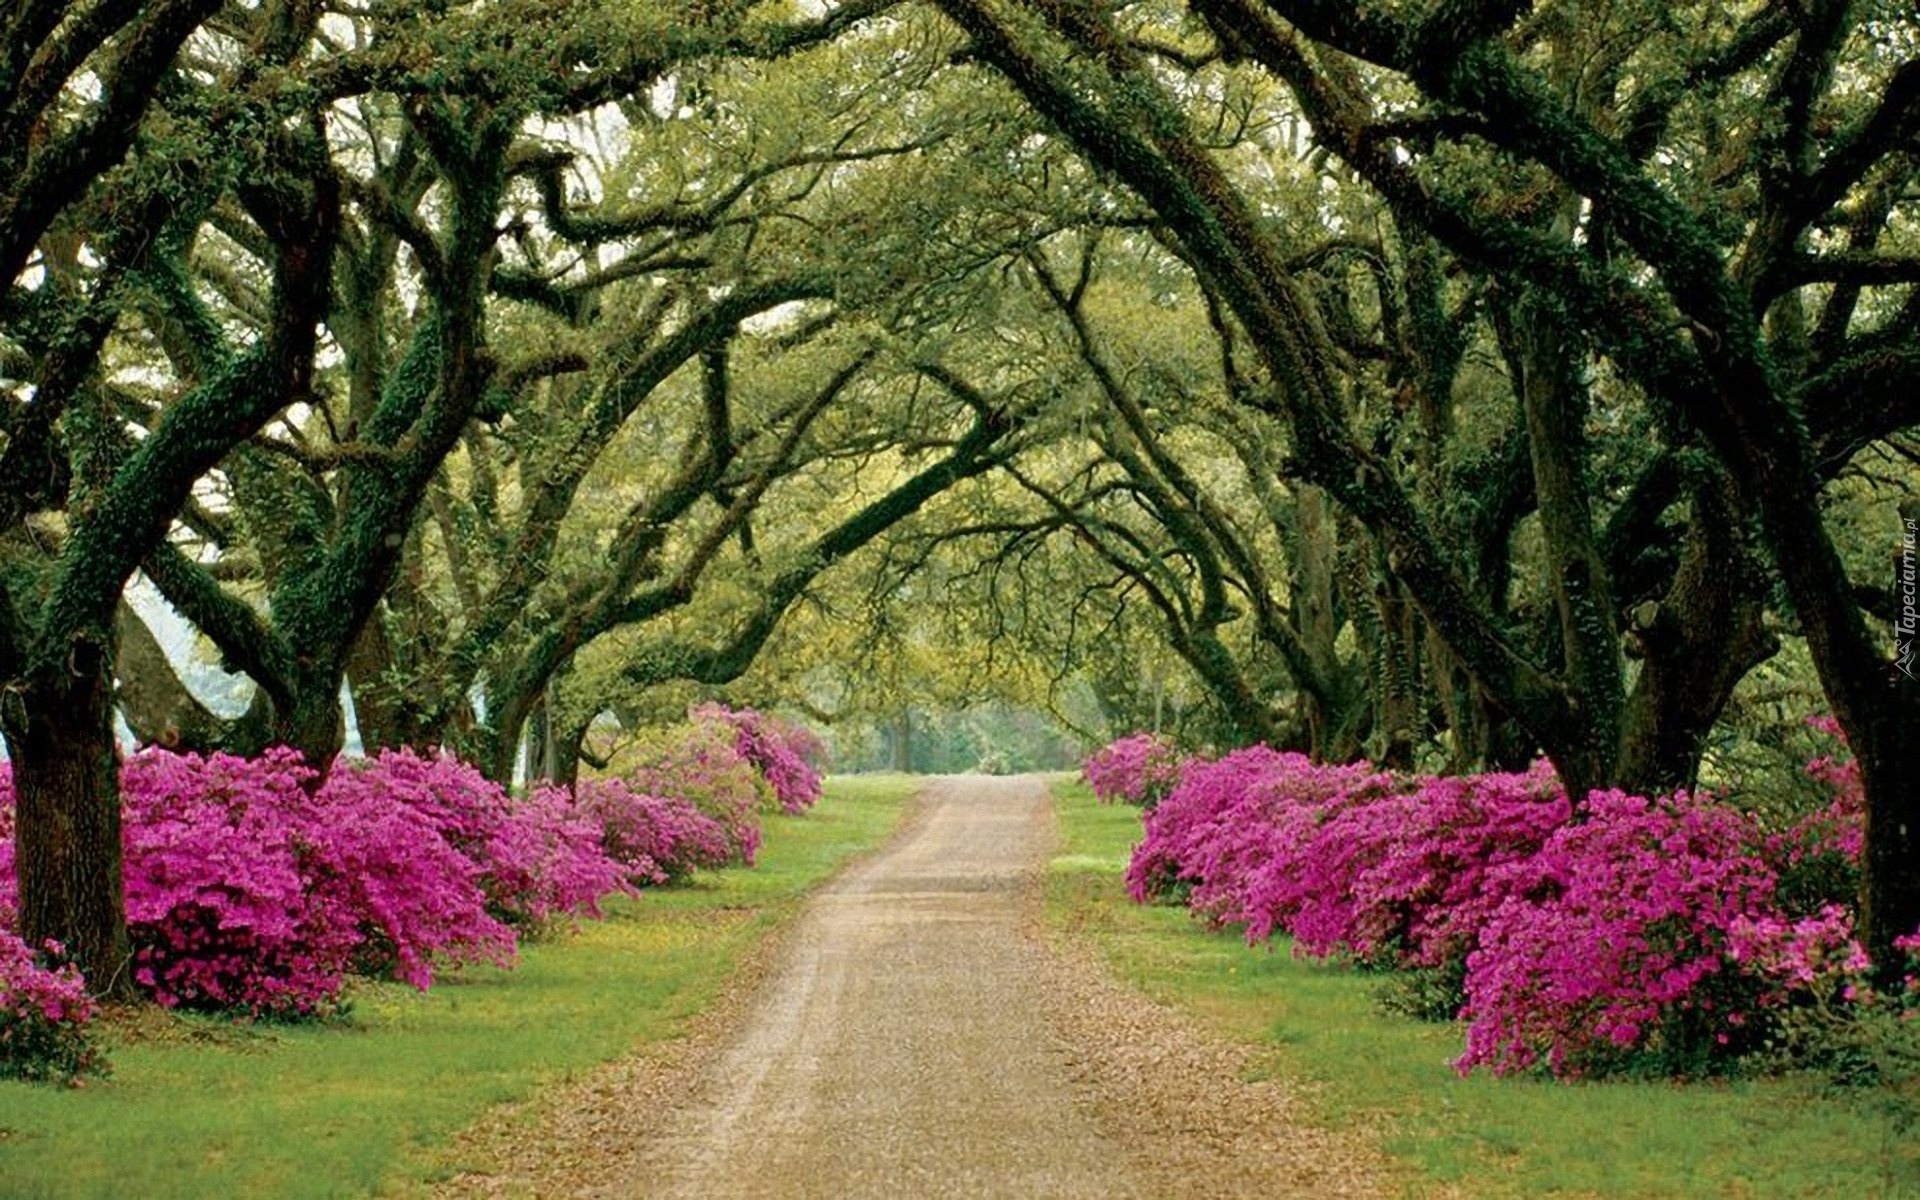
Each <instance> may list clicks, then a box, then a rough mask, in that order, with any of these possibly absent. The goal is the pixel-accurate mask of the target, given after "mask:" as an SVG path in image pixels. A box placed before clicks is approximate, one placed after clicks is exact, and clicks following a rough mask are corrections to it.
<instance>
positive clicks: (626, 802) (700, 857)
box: [535, 779, 733, 887]
mask: <svg viewBox="0 0 1920 1200" xmlns="http://www.w3.org/2000/svg"><path fill="white" fill-rule="evenodd" d="M535 795H536V796H537V797H540V798H542V799H543V800H545V801H546V802H548V803H554V804H559V803H563V802H564V798H565V796H566V793H565V791H563V790H562V789H559V788H542V789H540V790H539V791H538V792H536V793H535ZM574 796H575V801H574V802H575V805H576V806H577V808H578V811H579V813H580V814H581V816H583V817H585V818H586V819H588V820H590V821H592V822H593V823H594V824H595V826H596V827H597V828H598V829H599V830H600V837H601V841H600V845H601V846H602V848H603V849H604V850H605V851H606V854H607V857H609V858H610V859H612V860H613V861H614V862H615V863H617V864H618V865H619V868H620V870H621V872H622V876H623V879H624V881H625V882H626V883H628V884H630V885H631V886H633V887H647V886H651V885H656V884H666V883H678V882H680V881H682V880H685V879H686V878H687V876H689V875H691V874H692V873H693V871H694V868H696V867H709V868H718V867H724V866H726V865H727V864H728V863H729V862H731V861H732V859H733V844H732V842H731V841H730V840H729V839H728V837H727V830H726V828H725V826H723V825H721V824H720V822H719V821H716V820H714V819H713V818H712V817H710V816H708V815H707V814H705V813H703V812H701V811H700V810H699V809H697V808H695V807H694V806H693V804H692V803H691V802H690V801H687V800H683V799H681V798H680V797H678V796H655V795H652V794H650V793H647V792H640V791H635V790H634V789H633V787H632V786H631V785H630V784H628V782H627V781H626V780H624V779H598V780H591V781H583V782H582V783H580V784H579V786H578V787H577V788H575V791H574Z"/></svg>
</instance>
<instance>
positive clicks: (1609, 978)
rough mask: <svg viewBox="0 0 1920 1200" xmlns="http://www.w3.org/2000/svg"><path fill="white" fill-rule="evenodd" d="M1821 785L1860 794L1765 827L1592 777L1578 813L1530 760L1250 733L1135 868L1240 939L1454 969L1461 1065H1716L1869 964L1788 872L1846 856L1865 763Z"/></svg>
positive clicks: (1158, 817) (1177, 792) (1733, 813)
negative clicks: (1338, 750) (1782, 1014)
mask: <svg viewBox="0 0 1920 1200" xmlns="http://www.w3.org/2000/svg"><path fill="white" fill-rule="evenodd" d="M1823 769H1826V768H1823ZM1823 777H1824V778H1829V780H1830V781H1832V782H1836V783H1838V784H1839V785H1841V786H1842V787H1845V786H1847V785H1848V783H1849V782H1851V784H1852V787H1853V788H1854V789H1855V793H1856V794H1854V795H1852V796H1849V795H1848V794H1846V793H1845V792H1843V793H1842V795H1841V796H1840V798H1839V799H1837V800H1836V802H1835V806H1834V808H1833V809H1831V810H1830V811H1828V812H1826V813H1824V814H1816V819H1809V820H1805V821H1802V822H1800V823H1798V824H1797V825H1795V826H1794V827H1792V828H1791V829H1790V830H1788V831H1787V832H1786V833H1785V834H1781V835H1774V836H1772V837H1769V836H1768V835H1767V833H1766V832H1765V831H1764V830H1763V829H1762V828H1761V827H1760V825H1759V822H1758V821H1757V820H1756V819H1755V818H1753V817H1751V816H1749V815H1747V814H1745V813H1742V812H1740V811H1738V810H1736V809H1734V808H1733V807H1731V806H1730V805H1727V804H1724V803H1722V802H1719V801H1716V800H1715V799H1713V798H1711V797H1708V796H1705V795H1688V794H1685V793H1680V794H1676V795H1673V796H1668V797H1660V798H1654V799H1649V798H1647V797H1643V796H1631V795H1625V794H1623V793H1619V792H1595V793H1594V794H1593V795H1591V796H1589V797H1588V798H1587V800H1586V801H1585V802H1584V803H1582V804H1581V805H1579V806H1578V810H1577V811H1576V810H1575V808H1574V806H1572V805H1570V804H1569V803H1568V800H1567V798H1566V796H1565V794H1564V792H1563V791H1562V790H1561V789H1560V787H1559V786H1558V783H1557V781H1556V780H1555V778H1554V776H1553V774H1552V772H1551V771H1550V770H1549V769H1548V768H1547V767H1546V766H1545V765H1544V764H1536V766H1535V767H1534V768H1533V769H1532V770H1530V771H1528V772H1525V773H1522V774H1485V775H1476V776H1466V777H1423V778H1401V777H1396V776H1393V775H1390V774H1387V773H1385V772H1381V771H1379V770H1376V769H1375V768H1374V767H1373V766H1372V765H1371V764H1368V763H1365V762H1360V763H1352V764H1347V765H1342V766H1328V765H1324V764H1317V763H1314V762H1311V761H1309V760H1308V759H1306V758H1304V757H1303V756H1301V755H1298V754H1283V753H1280V752H1277V751H1274V750H1270V749H1268V748H1266V747H1263V746H1255V747H1252V748H1249V749H1245V750H1240V751H1236V752H1234V753H1232V754H1228V755H1226V756H1225V757H1222V758H1220V759H1218V760H1214V761H1207V760H1200V759H1195V760H1190V761H1188V762H1187V763H1185V764H1184V765H1183V767H1182V769H1181V772H1180V782H1179V783H1178V785H1177V786H1175V787H1174V788H1173V790H1172V791H1171V792H1170V793H1169V794H1168V796H1167V797H1166V799H1165V800H1163V801H1162V802H1161V803H1160V804H1159V805H1158V806H1157V807H1155V808H1154V809H1152V810H1151V811H1149V812H1147V813H1146V814H1145V817H1144V819H1145V832H1146V836H1145V838H1144V840H1143V841H1142V842H1141V843H1140V845H1139V846H1138V847H1137V848H1136V849H1135V852H1134V855H1133V859H1132V862H1131V863H1130V864H1129V867H1128V872H1127V882H1128V887H1129V889H1130V891H1131V892H1132V894H1133V896H1134V897H1135V898H1136V899H1139V900H1154V899H1163V900H1164V899H1174V900H1182V901H1184V902H1185V903H1186V904H1187V905H1188V907H1189V908H1191V909H1192V910H1193V911H1194V912H1195V913H1196V914H1197V915H1199V916H1201V917H1203V918H1204V919H1206V920H1208V921H1209V922H1212V923H1215V924H1222V925H1237V926H1241V927H1243V928H1244V929H1245V931H1246V934H1247V937H1248V939H1249V941H1254V942H1258V941H1264V940H1266V939H1268V938H1271V937H1273V936H1275V935H1276V934H1286V935H1288V936H1290V937H1291V938H1292V939H1293V941H1294V945H1295V948H1296V951H1297V952H1299V953H1303V954H1310V955H1315V956H1331V955H1346V956H1351V957H1353V958H1356V959H1359V960H1362V961H1365V962H1368V963H1370V964H1373V965H1378V966H1384V967H1392V968H1409V969H1411V968H1429V969H1431V968H1442V967H1447V966H1452V967H1454V968H1458V967H1459V966H1461V965H1462V964H1464V968H1465V975H1466V982H1465V994H1464V1009H1463V1012H1462V1015H1463V1016H1464V1017H1465V1018H1466V1020H1467V1021H1468V1028H1467V1048H1466V1053H1465V1054H1464V1055H1463V1056H1462V1057H1461V1059H1460V1061H1459V1064H1458V1065H1459V1067H1460V1069H1461V1070H1462V1071H1466V1070H1471V1069H1472V1068H1474V1067H1478V1066H1485V1067H1488V1068H1489V1069H1492V1070H1494V1071H1495V1072H1498V1073H1506V1072H1511V1071H1517V1070H1522V1069H1527V1068H1532V1067H1536V1066H1538V1067H1542V1068H1544V1069H1545V1070H1547V1071H1549V1072H1550V1073H1553V1074H1556V1075H1563V1076H1570V1075H1581V1074H1598V1073H1605V1072H1608V1071H1617V1070H1645V1069H1654V1070H1672V1071H1689V1072H1691V1071H1698V1070H1703V1069H1712V1067H1713V1065H1714V1064H1715V1063H1716V1062H1720V1061H1724V1060H1726V1059H1729V1058H1731V1057H1733V1056H1735V1055H1738V1054H1740V1053H1743V1052H1745V1051H1747V1050H1750V1049H1753V1048H1755V1047H1756V1046H1757V1045H1758V1044H1759V1041H1760V1040H1761V1037H1762V1035H1763V1032H1764V1028H1765V1024H1766V1019H1767V1017H1768V1015H1769V1014H1771V1013H1777V1012H1779V1011H1781V1010H1783V1009H1784V1008H1786V1007H1787V1006H1790V1005H1794V1004H1800V1003H1804V1002H1807V1001H1810V1000H1812V999H1816V998H1818V999H1827V998H1830V997H1832V996H1834V995H1837V994H1839V993H1841V992H1842V991H1843V990H1844V988H1845V987H1846V986H1847V985H1848V982H1849V981H1850V980H1852V979H1853V978H1855V977H1856V976H1858V974H1859V973H1860V972H1861V971H1863V970H1864V969H1865V967H1866V965H1867V964H1866V962H1865V958H1864V956H1863V955H1862V954H1861V952H1860V949H1859V946H1858V944H1857V943H1856V942H1855V941H1854V940H1853V937H1852V925H1851V918H1850V915H1849V913H1848V911H1847V910H1846V909H1845V908H1844V907H1843V906H1841V905H1839V904H1830V905H1827V906H1825V907H1822V906H1819V905H1814V906H1812V908H1811V910H1809V909H1807V908H1803V907H1798V906H1797V902H1791V901H1789V899H1788V898H1787V896H1786V894H1785V893H1784V892H1783V890H1782V887H1781V878H1782V874H1783V872H1784V871H1787V870H1790V869H1792V868H1793V867H1794V865H1795V863H1796V862H1798V861H1800V860H1801V859H1804V858H1805V857H1806V856H1809V855H1811V856H1840V857H1844V856H1846V855H1848V854H1854V855H1857V853H1858V844H1859V843H1858V828H1857V817H1855V816H1851V815H1850V814H1855V813H1857V811H1858V808H1857V799H1858V797H1857V776H1852V777H1849V776H1848V775H1847V774H1846V773H1845V771H1844V770H1843V769H1840V768H1838V767H1835V768H1833V769H1832V770H1831V772H1830V773H1829V775H1827V776H1823ZM1796 856H1797V857H1796ZM1831 899H1833V900H1839V899H1842V897H1832V898H1831Z"/></svg>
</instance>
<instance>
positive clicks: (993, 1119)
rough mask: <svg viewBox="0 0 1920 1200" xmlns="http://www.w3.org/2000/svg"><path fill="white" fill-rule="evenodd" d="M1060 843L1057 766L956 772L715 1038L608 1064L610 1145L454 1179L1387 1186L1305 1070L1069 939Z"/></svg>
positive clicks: (824, 1188) (1114, 1190) (1201, 1190)
mask: <svg viewBox="0 0 1920 1200" xmlns="http://www.w3.org/2000/svg"><path fill="white" fill-rule="evenodd" d="M1052 844H1053V828H1052V818H1051V813H1050V809H1049V805H1048V800H1047V796H1046V792H1045V789H1044V787H1043V786H1042V785H1041V783H1040V782H1039V781H1037V780H1035V779H1032V778H1018V779H990V778H980V777H964V778H957V779H948V780H941V781H938V782H936V783H934V784H933V785H932V790H931V793H930V795H929V796H928V797H927V801H926V804H925V807H924V808H923V811H922V813H921V815H920V817H919V818H918V819H917V820H916V821H915V822H914V823H913V825H912V827H911V828H910V829H909V830H908V832H907V833H906V835H905V836H903V837H902V838H900V839H898V840H896V841H895V843H894V844H893V845H892V846H891V847H890V848H889V849H888V850H886V851H885V852H883V853H882V854H880V855H878V856H876V857H875V858H873V859H871V860H869V861H867V862H866V863H864V864H861V865H860V866H858V867H856V868H855V869H854V870H852V871H850V872H849V873H847V874H846V875H844V876H842V877H841V878H840V879H839V880H838V881H837V882H836V883H834V884H833V885H832V886H830V887H829V888H828V889H827V890H825V891H824V892H823V893H821V894H820V895H819V896H818V897H817V898H816V899H815V900H814V902H812V904H811V905H810V907H809V909H808V911H807V912H806V914H805V915H803V916H802V917H801V918H800V919H799V921H798V923H797V924H796V926H795V927H794V928H793V929H792V930H791V931H790V932H789V934H788V935H787V936H786V938H785V939H784V941H783V943H782V946H781V949H780V951H779V953H778V956H777V957H776V958H775V959H774V960H773V961H772V963H771V964H770V969H769V971H768V972H767V973H766V976H765V978H764V981H763V982H762V983H761V984H760V986H759V988H758V989H757V990H756V991H755V992H754V993H752V995H751V996H748V997H745V998H744V1002H743V1003H742V1004H740V1005H739V1008H738V1012H739V1016H738V1018H737V1019H736V1020H733V1021H731V1022H729V1027H728V1028H726V1029H725V1030H723V1031H721V1032H719V1033H717V1034H716V1035H715V1036H714V1038H713V1045H712V1046H711V1047H709V1048H706V1049H703V1050H701V1051H700V1052H698V1053H696V1054H694V1055H692V1056H691V1058H690V1059H689V1060H688V1061H686V1062H684V1063H682V1064H679V1065H678V1066H677V1067H676V1068H675V1069H674V1071H673V1072H672V1073H671V1075H670V1077H666V1078H663V1077H661V1076H660V1075H659V1073H658V1072H657V1071H654V1070H652V1069H650V1068H646V1067H644V1066H631V1065H630V1066H629V1067H628V1068H626V1071H627V1074H625V1075H622V1074H621V1073H620V1071H619V1070H618V1069H616V1071H615V1072H614V1074H613V1075H611V1076H610V1077H608V1078H606V1079H602V1080H599V1081H598V1082H592V1083H589V1084H587V1085H585V1086H583V1088H582V1089H581V1090H582V1097H581V1099H580V1103H581V1104H585V1105H589V1106H591V1107H592V1109H593V1110H594V1112H593V1115H592V1116H591V1117H590V1118H589V1119H586V1120H585V1121H584V1122H583V1123H584V1126H585V1127H586V1128H587V1130H588V1131H589V1132H588V1133H587V1134H585V1135H584V1136H585V1137H587V1138H589V1139H594V1140H597V1141H598V1142H599V1143H600V1145H601V1147H602V1149H601V1150H600V1151H598V1152H596V1151H595V1150H594V1148H593V1146H592V1145H591V1144H588V1145H584V1146H583V1145H581V1144H578V1135H575V1134H570V1133H569V1132H568V1131H567V1130H565V1129H564V1128H558V1129H552V1130H547V1131H544V1132H542V1133H539V1134H537V1135H535V1136H534V1137H533V1138H532V1139H531V1141H530V1142H529V1144H528V1145H527V1146H526V1147H524V1150H523V1152H522V1153H521V1154H519V1155H517V1156H516V1157H517V1158H518V1159H519V1161H520V1162H521V1163H522V1164H523V1169H524V1171H525V1173H524V1174H521V1175H518V1176H517V1177H515V1176H506V1177H494V1178H492V1179H490V1180H485V1181H482V1180H473V1179H471V1178H469V1179H468V1180H465V1181H455V1182H456V1185H463V1186H456V1188H455V1189H454V1190H456V1191H463V1192H483V1193H484V1192H491V1193H496V1194H497V1193H500V1192H508V1193H514V1192H519V1193H522V1194H534V1195H542V1196H545V1195H556V1194H562V1193H565V1194H576V1195H582V1194H583V1195H594V1196H647V1197H689V1198H691V1197H698V1198H700V1200H718V1198H726V1197H743V1198H745V1197H776V1196H777V1197H814V1196H817V1197H913V1198H920V1197H950V1196H951V1197H960V1196H965V1197H1002V1196H1004V1197H1062V1198H1065V1197H1095V1196H1098V1197H1102V1198H1112V1197H1127V1196H1205V1197H1217V1196H1234V1195H1261V1196H1275V1195H1289V1194H1294V1195H1303V1196H1316V1197H1318V1196H1329V1195H1343V1194H1344V1195H1360V1196H1364V1195H1372V1194H1377V1190H1378V1189H1377V1188H1376V1187H1375V1186H1374V1182H1373V1180H1372V1177H1371V1174H1370V1167H1371V1162H1370V1158H1369V1156H1368V1155H1367V1153H1366V1152H1365V1151H1364V1150H1362V1149H1359V1148H1357V1144H1356V1143H1354V1142H1352V1140H1351V1139H1345V1138H1339V1137H1334V1136H1330V1135H1328V1134H1326V1133H1324V1132H1320V1131H1314V1130H1311V1129H1305V1128H1301V1127H1300V1126H1299V1125H1298V1123H1297V1115H1296V1110H1295V1107H1294V1102H1293V1097H1292V1095H1291V1094H1290V1093H1289V1092H1288V1090H1287V1087H1286V1085H1285V1084H1284V1083H1280V1082H1277V1081H1271V1080H1269V1081H1265V1082H1259V1083H1249V1082H1245V1081H1243V1079H1242V1078H1241V1076H1242V1075H1243V1074H1244V1073H1245V1069H1246V1061H1245V1057H1244V1055H1243V1054H1241V1053H1240V1052H1238V1051H1236V1050H1234V1049H1232V1048H1229V1047H1226V1046H1223V1045H1221V1044H1218V1043H1217V1042H1215V1041H1213V1040H1211V1039H1209V1038H1207V1037H1205V1036H1203V1035H1201V1034H1199V1033H1198V1032H1197V1031H1195V1030H1194V1029H1192V1028H1191V1027H1189V1026H1188V1025H1186V1024H1185V1023H1184V1022H1183V1021H1181V1020H1179V1019H1178V1018H1177V1017H1175V1016H1173V1015H1172V1014H1171V1013H1168V1012H1166V1011H1165V1010H1162V1009H1159V1008H1158V1007H1156V1006H1154V1005H1151V1004H1149V1003H1147V1002H1146V1001H1144V1000H1142V999H1141V998H1139V997H1138V996H1136V995H1134V994H1132V993H1131V992H1128V991H1126V990H1125V989H1122V988H1119V987H1117V986H1116V985H1114V984H1113V983H1112V982H1111V981H1109V980H1107V979H1106V977H1105V975H1104V973H1103V972H1101V971H1100V970H1099V969H1098V968H1097V967H1096V966H1094V965H1093V964H1091V963H1090V962H1089V961H1086V960H1084V959H1082V958H1078V957H1073V956H1063V955H1062V954H1060V953H1058V952H1056V951H1055V950H1053V949H1050V948H1049V947H1048V946H1047V944H1046V943H1045V941H1044V939H1043V938H1042V937H1040V936H1039V933H1038V921H1037V911H1038V909H1037V905H1038V887H1037V884H1038V879H1039V872H1040V871H1042V870H1043V869H1044V865H1045V862H1046V856H1047V855H1048V853H1049V852H1050V849H1051V846H1052ZM623 1097H624V1098H625V1101H624V1102H623ZM623 1114H626V1115H624V1116H623ZM562 1124H564V1122H563V1123H562ZM541 1138H546V1139H549V1144H547V1145H545V1146H542V1145H540V1144H538V1143H539V1141H540V1139H541ZM570 1139H571V1140H570ZM553 1163H562V1164H565V1165H564V1168H563V1170H562V1173H560V1174H558V1175H554V1174H544V1175H543V1171H544V1170H545V1165H548V1164H553ZM474 1185H483V1186H474Z"/></svg>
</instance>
